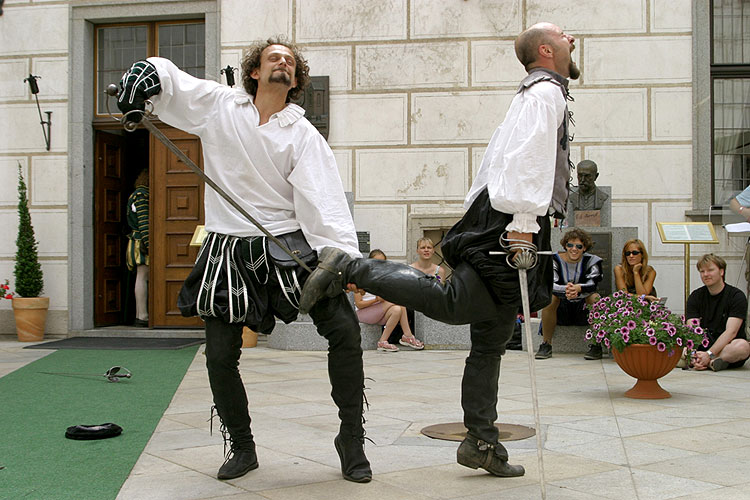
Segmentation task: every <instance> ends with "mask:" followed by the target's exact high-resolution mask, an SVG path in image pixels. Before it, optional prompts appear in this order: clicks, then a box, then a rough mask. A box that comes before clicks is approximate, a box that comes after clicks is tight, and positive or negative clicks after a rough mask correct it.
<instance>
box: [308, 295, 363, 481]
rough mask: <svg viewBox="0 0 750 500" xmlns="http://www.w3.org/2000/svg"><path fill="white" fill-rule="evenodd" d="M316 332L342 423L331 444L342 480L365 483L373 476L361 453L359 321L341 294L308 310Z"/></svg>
mask: <svg viewBox="0 0 750 500" xmlns="http://www.w3.org/2000/svg"><path fill="white" fill-rule="evenodd" d="M310 315H311V316H312V318H313V321H314V323H315V326H316V327H317V329H318V333H320V335H322V336H323V337H325V338H326V339H327V340H328V377H329V379H330V381H331V398H332V399H333V401H334V403H336V406H338V408H339V418H340V419H341V425H340V429H339V434H338V435H337V436H336V438H335V439H334V446H335V447H336V451H337V452H338V454H339V458H340V460H341V473H342V475H343V476H344V478H345V479H347V480H349V481H354V482H357V483H366V482H369V481H370V480H371V479H372V470H371V468H370V462H369V461H368V460H367V457H366V456H365V452H364V439H365V431H364V427H363V415H362V412H363V398H364V394H363V391H364V372H363V367H362V347H361V340H360V330H359V321H357V318H356V316H355V315H354V311H353V310H352V307H351V305H350V304H349V301H348V300H347V299H346V296H345V295H344V294H339V295H337V296H336V297H333V298H330V299H324V300H322V301H320V302H318V304H317V305H316V306H315V307H314V308H313V310H312V311H311V312H310Z"/></svg>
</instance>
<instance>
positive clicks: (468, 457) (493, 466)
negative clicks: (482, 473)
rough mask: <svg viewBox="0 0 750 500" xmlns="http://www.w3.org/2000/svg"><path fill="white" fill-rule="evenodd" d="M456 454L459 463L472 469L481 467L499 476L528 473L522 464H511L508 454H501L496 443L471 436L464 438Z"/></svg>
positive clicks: (516, 475)
mask: <svg viewBox="0 0 750 500" xmlns="http://www.w3.org/2000/svg"><path fill="white" fill-rule="evenodd" d="M456 455H457V459H458V463H459V464H461V465H463V466H464V467H469V468H471V469H478V468H480V467H481V468H482V469H484V470H486V471H487V472H489V473H490V474H492V475H495V476H498V477H518V476H523V475H524V474H525V473H526V470H525V469H524V468H523V466H522V465H510V464H509V463H508V458H507V454H503V455H502V456H501V455H500V454H499V450H497V449H496V448H495V446H494V445H492V444H489V443H485V442H484V441H482V440H477V439H474V438H471V437H467V438H466V439H464V440H463V442H462V443H461V446H459V447H458V452H457V453H456ZM503 456H504V457H505V458H503Z"/></svg>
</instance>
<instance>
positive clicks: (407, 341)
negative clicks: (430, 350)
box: [398, 336, 424, 351]
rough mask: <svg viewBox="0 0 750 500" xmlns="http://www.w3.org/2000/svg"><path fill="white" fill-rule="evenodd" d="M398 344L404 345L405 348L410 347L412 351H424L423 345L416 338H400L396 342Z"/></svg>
mask: <svg viewBox="0 0 750 500" xmlns="http://www.w3.org/2000/svg"><path fill="white" fill-rule="evenodd" d="M398 343H399V344H401V345H405V346H406V347H411V348H412V349H416V350H417V351H419V350H421V349H424V343H422V342H420V340H419V339H418V338H417V337H414V336H412V337H401V340H399V341H398Z"/></svg>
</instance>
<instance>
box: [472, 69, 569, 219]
mask: <svg viewBox="0 0 750 500" xmlns="http://www.w3.org/2000/svg"><path fill="white" fill-rule="evenodd" d="M565 107H566V100H565V97H563V93H562V92H560V86H559V85H557V84H555V83H552V82H549V81H544V82H539V83H537V84H535V85H532V86H531V87H529V88H528V89H526V90H524V91H522V92H519V93H518V94H516V95H515V97H514V98H513V101H512V102H511V105H510V109H508V113H507V114H506V115H505V120H504V121H503V122H502V123H501V124H500V126H498V127H497V130H495V133H494V134H493V135H492V139H491V140H490V143H489V145H488V146H487V150H486V151H485V153H484V158H483V159H482V164H481V166H480V167H479V172H477V176H476V178H475V179H474V183H473V184H472V186H471V189H470V190H469V194H468V195H467V196H466V200H465V201H464V208H467V209H468V208H469V207H470V206H471V204H472V203H473V202H474V200H475V199H476V197H477V196H478V195H479V193H480V192H481V191H482V190H483V189H484V188H485V186H486V187H487V192H488V194H489V198H490V203H491V204H492V208H494V209H495V210H497V211H499V212H503V213H506V214H512V215H513V220H512V221H511V222H510V223H509V224H508V225H507V226H506V229H507V230H508V231H519V232H522V233H536V232H538V231H539V224H537V222H536V218H537V217H538V216H542V215H547V214H548V210H549V205H550V200H551V199H552V188H553V183H554V177H555V159H556V155H557V129H558V128H559V127H560V125H561V124H562V123H563V119H564V117H565Z"/></svg>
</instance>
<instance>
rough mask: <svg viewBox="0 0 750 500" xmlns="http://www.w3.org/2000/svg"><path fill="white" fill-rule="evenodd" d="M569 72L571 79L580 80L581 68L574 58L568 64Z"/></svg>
mask: <svg viewBox="0 0 750 500" xmlns="http://www.w3.org/2000/svg"><path fill="white" fill-rule="evenodd" d="M568 73H569V74H570V79H571V80H578V77H579V76H581V70H580V69H578V66H576V63H575V62H574V61H573V60H572V59H571V60H570V64H569V65H568Z"/></svg>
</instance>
